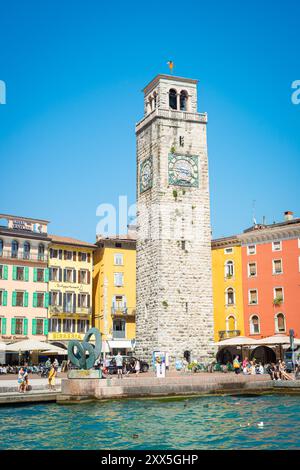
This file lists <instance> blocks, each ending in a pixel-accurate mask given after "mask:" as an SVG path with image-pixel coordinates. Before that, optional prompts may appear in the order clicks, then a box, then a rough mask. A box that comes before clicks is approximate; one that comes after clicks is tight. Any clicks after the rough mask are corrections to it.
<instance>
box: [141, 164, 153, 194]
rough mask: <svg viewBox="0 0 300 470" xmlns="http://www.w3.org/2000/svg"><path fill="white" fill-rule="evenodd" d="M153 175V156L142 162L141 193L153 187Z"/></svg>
mask: <svg viewBox="0 0 300 470" xmlns="http://www.w3.org/2000/svg"><path fill="white" fill-rule="evenodd" d="M152 177H153V171H152V157H149V158H146V160H144V161H143V162H141V164H140V193H143V192H144V191H147V189H150V188H151V187H152Z"/></svg>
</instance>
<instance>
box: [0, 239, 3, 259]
mask: <svg viewBox="0 0 300 470" xmlns="http://www.w3.org/2000/svg"><path fill="white" fill-rule="evenodd" d="M0 256H3V240H0Z"/></svg>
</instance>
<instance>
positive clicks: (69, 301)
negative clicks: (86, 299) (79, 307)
mask: <svg viewBox="0 0 300 470" xmlns="http://www.w3.org/2000/svg"><path fill="white" fill-rule="evenodd" d="M75 296H76V294H74V295H73V292H66V293H65V294H64V310H65V311H66V312H70V313H71V312H73V310H74V308H73V307H75V301H76V297H75ZM74 297H75V298H74Z"/></svg>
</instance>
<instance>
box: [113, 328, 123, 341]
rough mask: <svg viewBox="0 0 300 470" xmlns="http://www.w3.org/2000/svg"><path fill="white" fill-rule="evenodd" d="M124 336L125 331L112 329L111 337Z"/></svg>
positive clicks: (120, 337) (118, 337)
mask: <svg viewBox="0 0 300 470" xmlns="http://www.w3.org/2000/svg"><path fill="white" fill-rule="evenodd" d="M125 338H126V333H125V331H116V330H113V339H125Z"/></svg>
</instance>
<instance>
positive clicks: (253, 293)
mask: <svg viewBox="0 0 300 470" xmlns="http://www.w3.org/2000/svg"><path fill="white" fill-rule="evenodd" d="M257 303H258V297H257V289H250V290H249V304H251V305H252V304H254V305H256V304H257Z"/></svg>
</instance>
